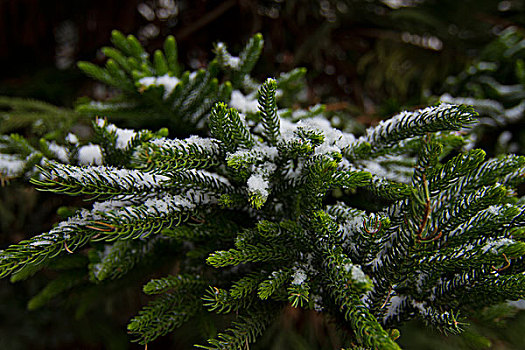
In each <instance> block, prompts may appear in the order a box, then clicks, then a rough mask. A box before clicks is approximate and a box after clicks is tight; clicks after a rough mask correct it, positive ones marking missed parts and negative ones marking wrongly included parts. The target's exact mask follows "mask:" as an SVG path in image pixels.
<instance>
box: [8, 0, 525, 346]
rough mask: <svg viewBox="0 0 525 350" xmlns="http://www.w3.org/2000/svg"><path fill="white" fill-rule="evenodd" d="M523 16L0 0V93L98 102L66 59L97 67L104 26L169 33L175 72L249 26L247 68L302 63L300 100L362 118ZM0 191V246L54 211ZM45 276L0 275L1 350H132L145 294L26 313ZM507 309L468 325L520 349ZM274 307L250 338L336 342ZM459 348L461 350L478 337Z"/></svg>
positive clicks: (516, 4) (477, 50) (424, 86)
mask: <svg viewBox="0 0 525 350" xmlns="http://www.w3.org/2000/svg"><path fill="white" fill-rule="evenodd" d="M524 24H525V5H524V2H523V1H521V0H520V1H517V0H504V1H497V0H475V1H474V0H461V1H458V0H383V1H380V0H341V1H336V0H321V1H312V0H289V1H285V0H267V1H263V0H260V1H257V0H225V1H217V0H178V1H177V0H147V1H144V0H128V1H117V0H76V1H66V0H0V95H4V96H17V97H26V98H31V99H37V100H42V101H46V102H49V103H52V104H54V105H57V106H60V107H66V108H73V107H74V106H75V101H77V99H78V98H80V97H82V96H89V97H91V98H95V99H99V100H103V99H105V98H107V97H108V96H109V95H110V94H111V91H109V90H108V88H107V87H105V86H104V85H101V84H98V83H95V82H94V81H93V80H91V79H89V78H88V77H86V76H84V75H83V74H81V72H80V71H79V70H78V69H77V68H76V62H77V61H79V60H84V61H90V62H95V63H102V62H103V61H104V57H103V55H102V54H101V51H100V48H101V47H102V46H105V45H110V42H109V38H110V33H111V30H113V29H118V30H120V31H121V32H123V33H125V34H134V35H135V36H137V37H138V38H139V39H140V41H141V42H142V43H143V44H144V45H145V46H146V48H147V50H148V51H149V52H152V51H153V50H154V49H157V48H159V47H161V45H162V43H163V41H164V38H165V37H166V36H167V35H169V34H171V35H174V36H175V37H176V39H177V43H178V46H179V57H180V60H181V61H182V63H183V64H184V66H185V67H186V68H187V69H196V68H199V67H202V66H204V65H206V64H207V62H209V60H210V57H212V56H213V54H212V49H213V43H216V42H218V41H223V42H225V43H226V44H227V45H228V47H229V49H230V51H231V52H233V53H238V51H239V50H240V48H241V47H242V46H243V44H244V43H246V41H247V39H248V38H249V37H250V36H251V35H253V34H254V33H256V32H260V33H262V34H263V36H264V39H265V47H264V51H263V54H262V57H261V59H260V61H259V63H258V64H257V66H256V68H255V76H256V77H258V78H259V79H261V80H262V79H263V78H265V77H267V76H272V75H273V76H275V75H277V74H278V73H279V72H282V71H288V70H290V69H291V68H294V67H297V66H303V67H306V68H307V69H308V74H307V82H308V86H309V88H308V98H309V101H310V103H311V104H314V103H318V102H322V103H326V104H327V105H328V109H332V110H345V111H346V112H348V113H350V114H351V115H352V116H354V117H355V118H356V119H358V120H359V121H361V122H364V123H365V124H366V123H372V122H373V121H374V120H376V119H378V118H382V117H385V116H389V115H392V114H393V113H395V112H398V111H400V110H402V109H403V108H412V107H416V106H422V105H425V104H427V103H429V101H431V100H432V96H439V95H440V94H441V93H443V92H444V89H445V87H444V86H445V81H446V79H447V77H449V76H455V75H458V74H460V73H461V72H462V71H464V70H465V69H467V68H468V66H469V64H471V63H472V62H475V61H476V59H478V57H480V55H481V54H482V53H483V52H484V50H486V47H487V45H489V44H490V43H491V42H493V41H494V40H495V39H496V38H497V37H498V35H499V34H500V33H502V32H503V31H504V30H505V29H506V28H509V27H513V28H514V29H515V31H516V32H518V33H523V25H524ZM1 190H2V191H1V192H0V198H1V199H0V202H1V205H0V214H1V217H3V218H9V220H7V219H5V220H4V222H3V223H0V226H1V234H0V245H1V246H5V245H7V244H11V243H14V242H17V241H19V240H20V239H22V238H24V237H26V236H27V235H28V234H29V235H31V234H36V233H39V232H43V231H45V230H47V229H49V228H50V226H51V224H52V223H53V222H56V221H57V218H56V215H55V212H56V209H57V208H58V206H59V205H60V204H61V203H63V198H59V197H57V196H49V195H45V196H44V195H42V194H38V193H36V192H35V191H34V190H32V189H31V188H28V187H27V186H25V187H24V186H18V185H13V187H10V188H9V190H5V189H3V188H2V189H1ZM46 273H47V274H46ZM46 273H43V274H38V275H37V276H36V278H33V279H30V281H29V282H23V283H18V284H14V285H12V284H9V283H8V281H4V280H3V281H0V348H1V349H126V348H139V347H138V346H136V345H130V344H129V343H128V339H127V336H126V334H125V324H126V323H127V321H128V320H129V318H130V317H132V316H133V315H134V314H135V313H136V311H137V310H138V309H139V308H140V305H143V304H144V303H145V300H143V298H144V297H142V296H140V290H136V288H135V290H128V289H125V288H123V289H121V290H119V291H118V292H119V293H114V292H115V291H114V290H110V289H108V290H107V295H108V297H107V298H105V300H103V301H100V302H99V303H98V304H97V303H96V302H95V303H93V305H95V306H94V307H93V310H78V309H74V308H69V306H68V305H67V303H64V302H56V303H54V304H53V303H52V304H51V306H50V307H48V308H43V309H40V310H38V311H33V312H29V311H26V303H27V301H28V300H29V299H30V298H31V296H33V295H35V294H36V293H37V292H38V290H40V289H41V288H42V287H43V286H44V285H45V284H46V282H47V281H49V280H51V279H52V278H53V275H52V272H46ZM142 282H143V281H142ZM138 285H140V284H138V283H137V284H136V286H138ZM108 288H109V287H108ZM112 288H118V286H117V287H115V286H113V287H112ZM112 293H113V294H112ZM64 304H65V305H64ZM97 308H99V309H97ZM520 315H521V316H520ZM520 315H518V316H517V317H518V318H517V319H516V320H515V321H514V323H512V325H513V326H507V325H505V326H502V327H503V328H500V329H499V331H498V330H497V328H490V327H489V328H483V327H484V324H483V322H480V325H479V326H478V325H476V326H475V327H479V329H480V330H481V331H482V332H486V333H487V334H492V335H493V336H492V338H493V339H495V340H494V341H493V345H494V344H495V346H496V347H494V348H498V349H523V348H525V347H523V344H525V339H523V336H519V331H518V332H516V329H518V330H519V329H520V327H521V325H523V324H525V323H524V322H523V320H521V319H523V318H524V317H523V315H522V314H520ZM288 316H289V317H287V318H285V320H284V321H283V324H282V325H277V326H276V327H274V328H275V329H273V330H271V331H270V333H269V334H270V335H269V337H273V338H268V337H267V338H266V340H263V341H262V344H263V345H262V346H263V347H262V348H267V349H270V348H275V349H285V348H290V349H331V348H334V347H335V346H336V345H338V344H337V341H334V342H332V340H331V334H332V332H333V326H330V325H326V324H324V323H323V322H322V321H319V318H318V317H316V316H315V315H312V314H310V313H307V314H301V313H300V312H299V311H290V313H289V314H288ZM520 317H521V319H520ZM305 320H309V322H306V321H305ZM312 327H313V328H312ZM513 327H514V328H513ZM495 329H496V330H495ZM503 329H504V330H505V331H502V330H503ZM511 330H513V331H514V333H512V332H511ZM500 331H501V332H500ZM507 331H508V332H507ZM182 332H183V333H182V334H183V336H182V337H178V338H177V337H175V338H174V339H179V340H173V338H167V339H163V340H160V341H157V342H156V343H154V344H152V345H151V347H150V349H155V348H157V349H168V348H170V349H171V348H173V349H183V348H188V347H189V346H190V344H191V339H190V338H191V337H190V335H191V334H192V333H195V331H194V330H191V329H184V330H182ZM312 332H314V333H315V334H317V335H320V336H319V337H317V340H314V338H311V337H310V338H309V337H308V334H314V333H312ZM425 332H428V331H424V330H423V329H422V328H421V326H420V325H418V324H414V325H411V326H408V327H407V328H406V329H404V330H402V338H401V343H402V344H403V345H404V346H406V348H412V349H431V348H434V347H435V348H440V349H445V348H451V349H454V348H457V347H458V346H459V345H458V344H460V343H461V344H463V343H462V342H464V341H460V340H458V339H459V338H455V339H456V340H454V339H452V340H451V339H450V338H447V339H445V338H444V337H443V336H441V335H437V334H435V333H432V332H430V333H425ZM491 332H492V333H491ZM499 333H501V334H500V335H499V336H498V335H497V334H499ZM179 334H181V333H179ZM467 336H468V332H467ZM184 337H188V340H187V341H185V340H184ZM498 337H499V338H498ZM492 338H491V339H492ZM269 339H270V340H271V341H270V340H269ZM283 339H285V340H283ZM319 339H321V341H319ZM264 344H266V345H264ZM271 344H274V345H271ZM275 344H277V345H275ZM447 344H448V345H447ZM466 344H467V345H465V346H466V348H473V349H476V348H483V346H485V345H486V344H477V343H475V342H474V343H468V341H467V342H466ZM472 344H474V345H472ZM476 344H477V345H476ZM463 345H464V344H463ZM476 346H478V347H476Z"/></svg>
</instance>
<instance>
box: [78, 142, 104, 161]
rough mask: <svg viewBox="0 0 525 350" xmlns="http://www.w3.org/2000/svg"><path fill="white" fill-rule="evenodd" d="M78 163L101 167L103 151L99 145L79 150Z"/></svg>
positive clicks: (83, 147)
mask: <svg viewBox="0 0 525 350" xmlns="http://www.w3.org/2000/svg"><path fill="white" fill-rule="evenodd" d="M78 162H79V163H80V164H82V165H92V164H95V165H101V164H102V149H101V148H100V146H98V145H92V144H89V145H86V146H82V147H80V148H79V149H78Z"/></svg>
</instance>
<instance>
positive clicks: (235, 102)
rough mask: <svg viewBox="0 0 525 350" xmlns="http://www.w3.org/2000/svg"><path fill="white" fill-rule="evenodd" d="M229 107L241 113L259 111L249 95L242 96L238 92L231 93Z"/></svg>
mask: <svg viewBox="0 0 525 350" xmlns="http://www.w3.org/2000/svg"><path fill="white" fill-rule="evenodd" d="M229 105H230V107H233V108H235V109H237V110H238V111H239V112H242V113H257V111H258V110H259V107H258V102H257V100H256V99H255V98H254V97H253V96H251V95H248V96H244V95H243V93H242V92H240V91H239V90H233V91H232V95H231V99H230V103H229Z"/></svg>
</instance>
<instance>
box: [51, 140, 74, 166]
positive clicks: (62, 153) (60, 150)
mask: <svg viewBox="0 0 525 350" xmlns="http://www.w3.org/2000/svg"><path fill="white" fill-rule="evenodd" d="M48 148H49V151H50V152H51V153H53V154H54V155H55V156H56V157H57V158H58V159H59V160H60V161H61V162H64V163H68V162H69V155H68V152H67V149H66V148H65V147H64V146H60V145H58V144H56V142H55V141H51V142H50V143H49V144H48Z"/></svg>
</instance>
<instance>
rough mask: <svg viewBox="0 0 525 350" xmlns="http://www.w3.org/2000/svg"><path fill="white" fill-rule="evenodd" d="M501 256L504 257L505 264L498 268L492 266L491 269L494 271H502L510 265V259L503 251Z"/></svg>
mask: <svg viewBox="0 0 525 350" xmlns="http://www.w3.org/2000/svg"><path fill="white" fill-rule="evenodd" d="M503 257H504V258H505V262H506V265H505V266H503V267H500V268H496V267H494V266H492V269H493V270H494V271H496V272H501V271H503V270H505V269H508V268H509V266H510V260H509V258H507V255H505V253H503Z"/></svg>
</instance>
